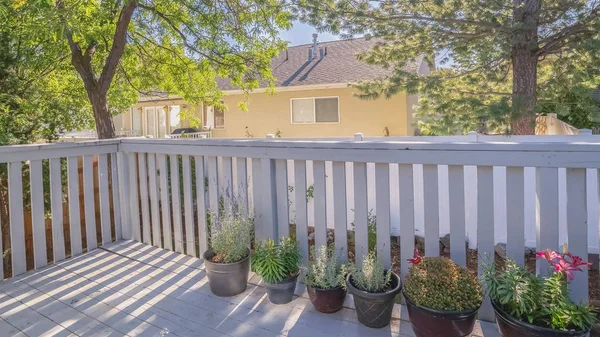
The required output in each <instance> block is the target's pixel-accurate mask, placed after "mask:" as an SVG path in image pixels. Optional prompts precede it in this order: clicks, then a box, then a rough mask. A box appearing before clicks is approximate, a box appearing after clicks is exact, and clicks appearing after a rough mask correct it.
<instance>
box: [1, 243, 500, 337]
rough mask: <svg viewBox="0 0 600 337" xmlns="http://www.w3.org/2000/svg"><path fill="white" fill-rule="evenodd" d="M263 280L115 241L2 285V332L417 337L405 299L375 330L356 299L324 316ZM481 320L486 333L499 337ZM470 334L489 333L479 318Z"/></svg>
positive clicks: (302, 298) (303, 300)
mask: <svg viewBox="0 0 600 337" xmlns="http://www.w3.org/2000/svg"><path fill="white" fill-rule="evenodd" d="M252 283H255V284H252ZM258 283H260V280H259V279H256V278H255V277H253V278H252V280H251V283H250V284H249V285H248V289H247V290H246V291H245V292H244V293H242V294H240V295H238V296H234V297H230V298H221V297H217V296H214V295H213V294H212V293H211V292H210V288H209V285H208V283H207V278H206V275H205V272H204V265H203V262H202V260H199V259H196V258H193V257H190V256H185V255H182V254H177V253H173V252H170V251H166V250H163V249H160V248H157V247H152V246H148V245H145V244H141V243H138V242H133V241H120V242H115V243H112V244H109V245H107V246H106V247H103V248H101V249H97V250H94V251H92V252H90V253H87V254H84V255H80V256H78V257H76V258H73V259H69V260H66V261H62V262H60V263H57V264H55V265H52V266H48V267H45V268H43V269H41V270H38V271H33V272H29V273H26V274H24V275H22V276H19V277H17V278H16V279H15V280H12V281H8V282H3V283H0V336H5V335H6V336H13V335H14V336H45V335H58V336H86V337H87V336H123V335H127V336H165V335H167V336H181V337H182V336H200V335H201V336H203V337H238V336H240V337H241V336H257V337H263V336H265V337H271V336H272V337H303V336H306V337H308V336H310V337H329V336H334V337H335V336H338V337H342V336H343V337H357V336H385V337H414V333H413V332H412V329H411V327H410V323H409V322H408V321H406V319H407V318H406V317H407V316H406V310H405V308H404V307H400V306H397V307H396V308H395V312H394V317H395V318H394V319H393V320H392V323H391V325H390V326H389V327H387V328H384V329H377V330H374V329H369V328H366V327H364V326H362V325H360V324H359V323H358V322H357V319H356V313H355V311H354V310H353V305H352V301H351V299H348V300H347V302H346V307H345V308H344V309H342V310H341V311H339V312H337V313H335V314H330V315H324V314H321V313H318V312H317V311H316V310H315V309H314V307H313V306H312V305H311V303H310V301H309V300H308V298H306V293H305V291H304V288H303V287H302V286H299V287H298V289H297V294H298V295H300V297H297V298H295V299H294V301H292V302H290V303H288V304H285V305H273V304H271V303H270V302H269V301H268V299H267V297H266V293H265V290H264V288H263V287H262V286H260V285H257V284H258ZM17 313H18V314H17ZM24 313H26V314H25V315H23V314H24ZM484 327H485V328H486V333H485V337H488V336H491V337H495V336H497V334H494V332H493V330H494V326H491V325H489V324H488V325H485V326H484ZM21 331H22V332H21ZM488 331H492V332H489V333H488ZM473 336H476V337H481V336H482V332H481V327H480V325H479V324H477V326H476V330H475V333H474V335H473Z"/></svg>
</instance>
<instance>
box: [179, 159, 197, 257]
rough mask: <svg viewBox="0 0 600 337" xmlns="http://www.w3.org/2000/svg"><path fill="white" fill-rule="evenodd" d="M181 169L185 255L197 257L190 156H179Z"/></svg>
mask: <svg viewBox="0 0 600 337" xmlns="http://www.w3.org/2000/svg"><path fill="white" fill-rule="evenodd" d="M181 163H182V167H183V185H182V188H183V209H184V214H185V251H186V253H187V255H190V256H193V257H197V256H198V255H197V253H196V240H195V238H196V234H195V231H194V209H193V208H192V169H191V165H190V156H185V155H184V156H181Z"/></svg>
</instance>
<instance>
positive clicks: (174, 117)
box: [169, 105, 181, 132]
mask: <svg viewBox="0 0 600 337" xmlns="http://www.w3.org/2000/svg"><path fill="white" fill-rule="evenodd" d="M180 112H181V107H180V106H179V105H172V106H170V107H169V124H170V128H169V131H170V132H173V131H175V129H179V128H181V117H180V116H179V113H180Z"/></svg>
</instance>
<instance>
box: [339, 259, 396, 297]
mask: <svg viewBox="0 0 600 337" xmlns="http://www.w3.org/2000/svg"><path fill="white" fill-rule="evenodd" d="M348 274H350V280H351V281H352V284H353V285H354V286H355V287H356V288H358V289H360V290H363V291H366V292H369V293H382V292H386V291H388V290H390V283H391V280H392V273H391V272H390V271H389V270H388V271H386V270H385V268H384V267H383V263H381V261H379V260H378V259H377V255H376V254H375V252H374V251H371V252H370V253H369V255H367V256H366V257H365V259H364V260H363V262H362V264H361V265H357V264H351V265H350V266H349V267H348Z"/></svg>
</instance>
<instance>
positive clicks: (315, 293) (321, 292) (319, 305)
mask: <svg viewBox="0 0 600 337" xmlns="http://www.w3.org/2000/svg"><path fill="white" fill-rule="evenodd" d="M306 290H307V292H308V298H309V299H310V301H311V303H312V304H313V306H314V307H315V309H317V310H318V311H320V312H322V313H325V314H331V313H334V312H337V311H339V310H340V309H342V307H343V306H344V299H346V290H344V288H342V287H337V288H333V289H320V288H313V287H306Z"/></svg>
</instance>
